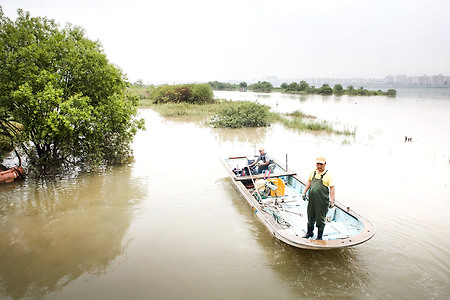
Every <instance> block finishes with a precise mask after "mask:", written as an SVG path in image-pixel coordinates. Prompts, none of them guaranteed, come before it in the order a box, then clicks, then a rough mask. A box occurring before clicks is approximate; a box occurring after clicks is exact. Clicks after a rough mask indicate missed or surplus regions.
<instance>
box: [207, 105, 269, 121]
mask: <svg viewBox="0 0 450 300" xmlns="http://www.w3.org/2000/svg"><path fill="white" fill-rule="evenodd" d="M269 116H270V114H269V107H268V106H267V105H262V104H259V103H255V102H249V101H223V102H222V103H221V105H220V108H219V110H218V111H217V112H216V113H215V114H214V116H213V117H212V119H211V125H212V126H214V127H222V128H241V127H265V126H269V125H270V119H269Z"/></svg>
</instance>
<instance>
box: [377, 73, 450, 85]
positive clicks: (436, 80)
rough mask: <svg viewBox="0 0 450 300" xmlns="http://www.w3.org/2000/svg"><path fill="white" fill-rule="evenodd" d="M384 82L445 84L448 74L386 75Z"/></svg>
mask: <svg viewBox="0 0 450 300" xmlns="http://www.w3.org/2000/svg"><path fill="white" fill-rule="evenodd" d="M385 83H386V84H397V85H402V84H404V85H429V86H445V85H450V76H444V75H442V74H438V75H432V76H428V75H426V74H425V75H422V76H406V75H395V76H394V75H388V76H386V78H385Z"/></svg>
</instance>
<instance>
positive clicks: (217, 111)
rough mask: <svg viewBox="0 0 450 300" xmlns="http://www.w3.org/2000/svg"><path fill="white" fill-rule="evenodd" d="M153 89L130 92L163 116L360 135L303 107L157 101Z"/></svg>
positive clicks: (226, 125)
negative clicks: (287, 108)
mask: <svg viewBox="0 0 450 300" xmlns="http://www.w3.org/2000/svg"><path fill="white" fill-rule="evenodd" d="M152 90H153V87H150V89H149V88H147V87H145V86H133V87H131V88H130V89H129V92H133V93H136V94H137V95H138V97H139V107H147V108H151V109H153V110H155V111H156V112H158V113H159V114H160V115H161V116H163V117H181V116H184V117H186V116H190V117H196V119H197V120H199V119H200V120H203V121H204V123H205V124H207V125H210V126H213V127H222V128H240V127H266V126H270V125H271V124H274V123H279V124H282V125H283V126H285V127H286V128H290V129H295V130H299V131H315V132H325V133H329V134H339V135H355V134H356V129H353V130H349V129H343V130H338V129H334V128H333V126H332V125H331V124H329V123H328V122H326V121H323V120H318V118H317V117H315V116H311V115H307V114H304V113H303V112H301V111H300V110H295V111H292V112H289V113H278V112H273V111H269V108H268V107H267V109H266V110H267V112H266V111H265V109H262V110H260V108H262V107H264V105H260V104H258V103H252V104H251V105H242V103H245V102H246V101H227V100H224V99H215V100H214V101H212V102H205V103H202V104H194V103H187V102H181V103H172V102H168V103H162V104H155V101H154V99H152V97H151V91H152ZM255 111H260V113H255ZM224 119H227V121H223V120H224ZM247 119H249V120H247ZM218 120H219V121H218ZM252 120H253V121H252Z"/></svg>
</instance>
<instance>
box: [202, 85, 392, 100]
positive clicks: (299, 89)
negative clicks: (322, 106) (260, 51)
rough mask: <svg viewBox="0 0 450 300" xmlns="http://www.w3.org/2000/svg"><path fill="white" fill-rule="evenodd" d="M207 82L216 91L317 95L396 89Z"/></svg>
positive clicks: (368, 93)
mask: <svg viewBox="0 0 450 300" xmlns="http://www.w3.org/2000/svg"><path fill="white" fill-rule="evenodd" d="M208 84H209V85H210V86H211V88H212V89H213V90H217V91H237V90H240V91H246V90H250V91H254V92H271V91H272V90H274V89H276V90H279V91H281V92H285V93H292V94H304V95H309V94H318V95H333V94H334V95H357V96H379V95H381V96H392V97H394V96H396V95H397V91H396V90H395V89H389V90H388V91H387V92H383V91H381V90H377V91H369V90H367V89H365V88H363V87H359V88H357V89H356V88H355V87H354V86H352V85H349V86H348V87H347V88H346V89H344V88H343V87H342V85H341V84H335V85H334V87H331V86H330V85H328V84H326V83H325V84H323V85H322V86H321V87H319V88H317V87H315V86H310V85H309V84H308V83H307V82H306V81H300V83H297V82H292V83H290V84H288V83H283V84H281V86H280V88H274V87H273V86H272V84H271V83H270V82H267V81H258V82H257V83H254V84H250V85H247V83H246V82H241V83H239V84H232V83H226V82H218V81H210V82H208Z"/></svg>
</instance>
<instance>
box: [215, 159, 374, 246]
mask: <svg viewBox="0 0 450 300" xmlns="http://www.w3.org/2000/svg"><path fill="white" fill-rule="evenodd" d="M238 160H239V163H240V166H244V167H245V164H247V158H246V157H234V158H228V159H224V160H223V161H222V163H223V164H224V166H225V168H226V169H227V171H228V173H229V176H230V178H231V181H232V183H233V184H234V186H235V187H236V189H237V190H238V191H239V193H240V194H241V195H242V196H243V197H244V198H245V200H246V202H247V203H248V205H249V206H250V207H251V209H252V211H253V212H254V214H255V216H257V217H258V219H259V220H260V221H261V222H262V223H263V224H264V225H265V226H266V228H267V229H268V230H269V232H270V233H271V234H272V235H273V236H274V237H276V238H277V239H279V240H280V241H282V242H284V243H286V244H289V245H291V246H294V247H297V248H302V249H312V250H329V249H336V248H344V247H351V246H355V245H358V244H361V243H364V242H366V241H368V240H369V239H371V238H372V237H373V235H374V234H375V228H374V226H373V225H372V224H371V223H370V222H369V221H368V220H367V219H365V218H363V217H362V216H360V215H358V214H357V213H356V212H354V211H353V210H351V209H350V208H349V207H345V206H344V205H342V204H341V203H339V202H336V203H335V208H334V210H330V211H329V213H330V212H333V213H334V215H333V217H330V219H329V220H327V221H329V222H327V225H326V226H325V234H324V239H323V240H315V239H314V238H312V239H311V238H310V239H306V238H302V236H303V235H304V234H305V232H306V228H307V214H306V207H307V201H304V200H303V199H301V194H302V192H303V190H304V188H305V186H306V185H305V181H304V180H303V179H301V178H300V177H299V176H297V175H296V174H294V173H292V172H286V170H285V169H284V168H283V167H282V166H281V165H280V164H279V163H278V162H276V169H275V171H274V172H273V173H272V174H270V178H279V179H281V180H282V181H283V182H284V183H285V184H286V189H287V195H283V196H281V197H277V196H276V197H271V196H268V197H267V198H266V199H261V195H260V194H259V192H257V191H255V185H256V186H257V185H258V184H257V183H255V179H256V180H258V179H259V178H261V177H263V176H264V175H253V176H249V175H247V176H237V175H236V174H235V173H234V172H233V166H234V165H238V166H239V164H236V162H237V161H238ZM244 162H245V164H244ZM259 180H261V179H259ZM277 201H278V203H277ZM349 228H350V229H349Z"/></svg>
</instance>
